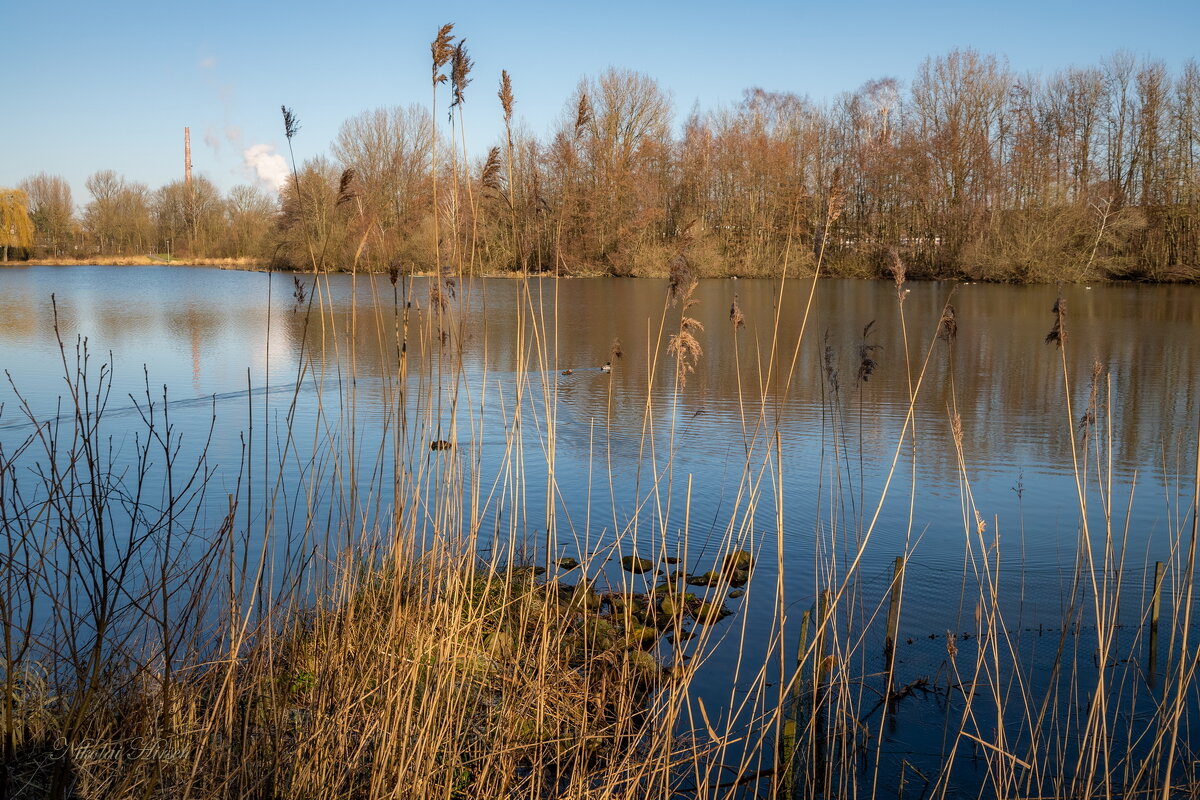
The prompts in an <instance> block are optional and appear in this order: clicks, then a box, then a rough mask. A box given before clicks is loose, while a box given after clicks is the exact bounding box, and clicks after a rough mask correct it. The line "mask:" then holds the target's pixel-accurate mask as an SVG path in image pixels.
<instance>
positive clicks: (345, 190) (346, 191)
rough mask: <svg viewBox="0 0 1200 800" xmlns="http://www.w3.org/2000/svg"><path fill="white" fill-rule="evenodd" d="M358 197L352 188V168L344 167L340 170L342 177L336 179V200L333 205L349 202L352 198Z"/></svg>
mask: <svg viewBox="0 0 1200 800" xmlns="http://www.w3.org/2000/svg"><path fill="white" fill-rule="evenodd" d="M356 197H358V192H357V191H355V189H354V170H353V169H350V168H346V169H344V170H342V177H341V179H340V180H339V181H338V190H337V200H336V201H335V202H334V205H335V206H340V205H343V204H344V203H349V202H350V201H351V200H353V199H354V198H356Z"/></svg>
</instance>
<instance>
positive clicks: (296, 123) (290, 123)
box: [279, 106, 300, 141]
mask: <svg viewBox="0 0 1200 800" xmlns="http://www.w3.org/2000/svg"><path fill="white" fill-rule="evenodd" d="M279 110H280V111H282V112H283V133H284V135H285V136H287V138H288V141H291V139H292V137H293V136H295V135H296V134H297V133H298V132H299V131H300V119H299V117H297V116H296V114H295V112H293V111H292V110H291V109H290V108H288V107H287V106H280V107H279Z"/></svg>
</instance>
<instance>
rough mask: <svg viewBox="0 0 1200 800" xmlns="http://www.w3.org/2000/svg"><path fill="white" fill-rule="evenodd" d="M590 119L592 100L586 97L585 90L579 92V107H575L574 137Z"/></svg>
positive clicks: (576, 136)
mask: <svg viewBox="0 0 1200 800" xmlns="http://www.w3.org/2000/svg"><path fill="white" fill-rule="evenodd" d="M591 121H592V101H591V100H589V99H588V96H587V92H580V93H579V107H578V108H576V109H575V138H576V139H578V138H579V135H580V134H581V133H582V132H583V129H584V127H585V126H587V124H588V123H589V122H591Z"/></svg>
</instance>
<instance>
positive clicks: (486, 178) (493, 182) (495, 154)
mask: <svg viewBox="0 0 1200 800" xmlns="http://www.w3.org/2000/svg"><path fill="white" fill-rule="evenodd" d="M479 182H480V183H482V184H483V185H484V186H486V187H487V188H488V189H491V190H493V191H495V192H500V191H501V186H500V148H499V147H493V148H492V149H491V150H488V156H487V161H486V162H484V164H483V174H482V175H480V177H479Z"/></svg>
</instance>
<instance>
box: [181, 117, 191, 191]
mask: <svg viewBox="0 0 1200 800" xmlns="http://www.w3.org/2000/svg"><path fill="white" fill-rule="evenodd" d="M183 182H184V185H186V186H187V187H188V188H189V189H190V188H192V129H191V128H184V129H183Z"/></svg>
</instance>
